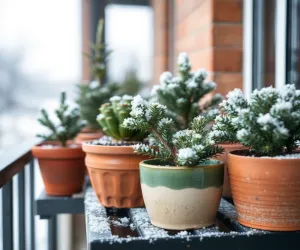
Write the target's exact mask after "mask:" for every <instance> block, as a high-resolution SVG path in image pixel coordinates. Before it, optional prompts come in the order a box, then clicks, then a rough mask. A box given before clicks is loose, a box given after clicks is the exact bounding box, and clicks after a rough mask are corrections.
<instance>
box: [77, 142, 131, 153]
mask: <svg viewBox="0 0 300 250" xmlns="http://www.w3.org/2000/svg"><path fill="white" fill-rule="evenodd" d="M133 146H134V145H124V146H113V145H94V144H90V143H88V141H84V142H83V143H82V150H83V151H84V152H86V153H103V154H111V155H116V154H118V155H125V154H126V155H127V154H135V155H137V154H136V153H134V149H133Z"/></svg>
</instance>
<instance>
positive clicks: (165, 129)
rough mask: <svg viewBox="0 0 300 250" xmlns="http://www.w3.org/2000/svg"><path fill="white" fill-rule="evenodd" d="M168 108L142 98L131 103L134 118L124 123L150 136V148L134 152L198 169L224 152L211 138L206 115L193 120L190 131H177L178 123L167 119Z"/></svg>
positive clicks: (135, 147)
mask: <svg viewBox="0 0 300 250" xmlns="http://www.w3.org/2000/svg"><path fill="white" fill-rule="evenodd" d="M166 112H167V108H166V106H163V105H161V104H159V103H157V102H152V103H149V102H147V101H145V100H144V99H142V97H140V96H139V95H138V96H136V97H135V98H134V100H133V101H132V110H131V112H130V115H131V116H132V117H131V118H127V119H125V120H124V122H123V126H124V127H125V128H127V129H135V130H136V129H140V130H142V131H145V132H149V133H150V140H149V142H150V143H149V144H150V145H145V144H137V145H135V146H134V149H135V152H137V153H139V154H144V155H148V156H151V157H155V158H159V159H161V160H163V161H167V162H169V163H170V164H171V165H176V166H197V165H199V164H200V163H201V162H203V161H205V160H207V159H209V158H210V157H213V156H215V155H217V154H219V153H222V152H223V149H222V148H221V147H219V146H215V142H214V141H213V140H211V139H210V138H209V133H208V131H207V130H206V125H207V124H208V122H209V120H208V119H206V118H205V117H203V116H198V117H196V118H194V119H193V120H192V122H191V129H185V130H180V131H178V132H176V125H175V121H174V120H173V119H172V118H165V117H166Z"/></svg>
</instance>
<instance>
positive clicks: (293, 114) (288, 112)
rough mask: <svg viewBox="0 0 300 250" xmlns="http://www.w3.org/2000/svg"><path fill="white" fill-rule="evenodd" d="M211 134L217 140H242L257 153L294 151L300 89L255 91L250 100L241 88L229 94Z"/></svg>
mask: <svg viewBox="0 0 300 250" xmlns="http://www.w3.org/2000/svg"><path fill="white" fill-rule="evenodd" d="M227 98H228V99H227V100H224V101H223V102H222V103H221V104H220V107H221V109H222V111H223V112H224V113H223V114H222V115H219V116H218V117H217V118H216V124H215V125H214V126H213V131H212V133H211V134H210V136H211V138H213V139H214V140H216V141H218V142H222V141H223V142H225V141H227V142H240V143H241V144H243V145H245V146H247V147H250V149H251V151H252V152H253V153H254V154H255V155H257V156H261V155H264V156H275V155H281V154H284V153H292V151H293V150H295V149H296V147H297V144H296V143H297V141H298V140H299V139H300V90H296V88H295V85H285V86H284V87H282V88H281V89H278V90H277V89H274V88H273V87H267V88H263V89H261V90H255V91H254V92H253V93H252V95H251V97H250V100H249V101H247V100H246V99H245V97H244V95H243V93H242V91H241V90H239V89H235V90H234V91H231V92H229V93H228V95H227Z"/></svg>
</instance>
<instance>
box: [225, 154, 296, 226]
mask: <svg viewBox="0 0 300 250" xmlns="http://www.w3.org/2000/svg"><path fill="white" fill-rule="evenodd" d="M240 154H241V151H233V152H231V153H229V155H228V164H229V179H230V184H231V191H232V196H233V200H234V204H235V206H236V209H237V213H238V221H239V222H240V223H241V224H242V225H245V226H248V227H252V228H257V229H264V230H271V231H294V230H300V159H296V158H280V159H278V158H277V159H276V158H267V157H247V156H242V155H240Z"/></svg>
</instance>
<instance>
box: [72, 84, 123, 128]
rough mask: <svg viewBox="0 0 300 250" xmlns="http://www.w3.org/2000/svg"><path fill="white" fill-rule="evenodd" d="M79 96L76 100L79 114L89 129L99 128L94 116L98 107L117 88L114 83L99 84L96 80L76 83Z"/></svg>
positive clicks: (106, 100) (107, 99)
mask: <svg viewBox="0 0 300 250" xmlns="http://www.w3.org/2000/svg"><path fill="white" fill-rule="evenodd" d="M78 90H79V91H78V92H79V97H78V99H77V100H76V102H77V104H78V105H79V107H80V116H81V118H82V119H83V120H84V121H86V122H87V124H88V126H89V127H90V128H91V129H99V128H100V127H99V124H98V122H97V121H96V117H97V115H98V113H99V111H98V110H99V107H100V106H101V105H102V104H104V103H106V102H108V101H109V98H110V97H111V96H112V95H113V94H114V93H115V92H116V91H117V90H118V86H117V85H116V84H105V85H101V86H100V85H99V84H98V83H97V82H96V81H93V82H91V83H90V84H79V85H78Z"/></svg>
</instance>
